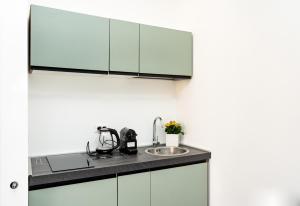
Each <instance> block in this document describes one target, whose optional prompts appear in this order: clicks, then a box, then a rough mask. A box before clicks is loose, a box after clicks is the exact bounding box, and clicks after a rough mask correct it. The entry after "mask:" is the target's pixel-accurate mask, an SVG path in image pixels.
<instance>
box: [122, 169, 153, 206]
mask: <svg viewBox="0 0 300 206" xmlns="http://www.w3.org/2000/svg"><path fill="white" fill-rule="evenodd" d="M129 205H130V206H150V172H144V173H137V174H131V175H124V176H119V177H118V206H129Z"/></svg>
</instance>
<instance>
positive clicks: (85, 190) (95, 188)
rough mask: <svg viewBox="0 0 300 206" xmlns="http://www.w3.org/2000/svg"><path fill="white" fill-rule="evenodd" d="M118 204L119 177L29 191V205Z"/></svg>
mask: <svg viewBox="0 0 300 206" xmlns="http://www.w3.org/2000/svg"><path fill="white" fill-rule="evenodd" d="M83 205H87V206H100V205H105V206H117V178H110V179H104V180H99V181H92V182H86V183H79V184H72V185H66V186H59V187H52V188H47V189H40V190H33V191H29V206H83Z"/></svg>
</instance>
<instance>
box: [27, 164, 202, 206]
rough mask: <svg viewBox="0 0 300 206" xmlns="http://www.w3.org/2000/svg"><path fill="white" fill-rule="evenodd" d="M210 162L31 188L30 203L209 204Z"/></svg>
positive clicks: (107, 205)
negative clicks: (45, 187)
mask: <svg viewBox="0 0 300 206" xmlns="http://www.w3.org/2000/svg"><path fill="white" fill-rule="evenodd" d="M207 175H208V173H207V163H201V164H194V165H188V166H182V167H174V168H170V169H163V170H156V171H151V172H143V173H136V174H130V175H123V176H118V177H117V178H111V179H104V180H98V181H92V182H86V183H79V184H72V185H66V186H59V187H52V188H47V189H40V190H33V191H29V206H184V205H185V206H208V191H207V188H208V180H207Z"/></svg>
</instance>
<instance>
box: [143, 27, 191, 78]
mask: <svg viewBox="0 0 300 206" xmlns="http://www.w3.org/2000/svg"><path fill="white" fill-rule="evenodd" d="M192 45H193V37H192V33H190V32H184V31H178V30H173V29H166V28H161V27H155V26H148V25H140V73H141V74H158V75H178V76H186V77H190V76H192V68H193V65H192V62H193V61H192V60H193V58H192V56H193V46H192Z"/></svg>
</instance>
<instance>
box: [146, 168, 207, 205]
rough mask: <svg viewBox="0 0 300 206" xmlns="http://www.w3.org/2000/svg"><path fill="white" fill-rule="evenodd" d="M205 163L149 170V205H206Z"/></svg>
mask: <svg viewBox="0 0 300 206" xmlns="http://www.w3.org/2000/svg"><path fill="white" fill-rule="evenodd" d="M207 184H208V183H207V163H202V164H195V165H190V166H183V167H176V168H172V169H165V170H158V171H154V172H151V206H162V205H164V206H183V205H186V206H207V199H208V196H207Z"/></svg>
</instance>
